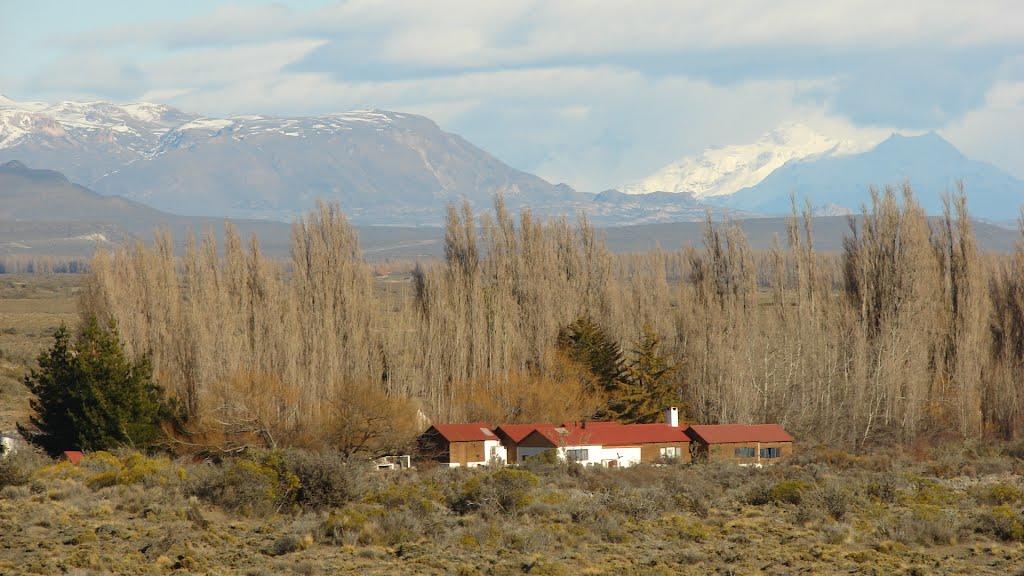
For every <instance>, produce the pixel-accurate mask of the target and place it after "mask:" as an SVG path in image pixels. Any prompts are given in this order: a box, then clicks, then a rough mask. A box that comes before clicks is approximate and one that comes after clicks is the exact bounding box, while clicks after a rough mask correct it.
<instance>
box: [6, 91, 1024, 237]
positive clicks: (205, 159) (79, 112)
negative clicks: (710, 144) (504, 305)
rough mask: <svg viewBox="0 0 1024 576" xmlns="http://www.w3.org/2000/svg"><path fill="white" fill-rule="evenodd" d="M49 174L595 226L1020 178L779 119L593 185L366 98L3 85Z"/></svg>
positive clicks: (926, 145)
mask: <svg viewBox="0 0 1024 576" xmlns="http://www.w3.org/2000/svg"><path fill="white" fill-rule="evenodd" d="M15 160H16V161H20V162H22V163H23V164H25V165H27V166H30V167H32V168H42V169H50V170H56V171H59V172H61V173H63V174H64V175H66V176H67V178H68V179H69V180H70V181H71V182H75V183H77V184H79V185H81V186H84V187H85V188H86V189H88V190H91V191H95V192H96V193H99V194H101V195H105V196H120V197H122V198H123V199H124V200H125V201H129V200H130V201H134V202H139V203H142V204H145V205H146V206H149V207H152V208H155V209H158V210H163V211H165V212H169V213H175V214H180V215H186V216H198V217H217V218H223V217H231V218H240V219H252V218H257V219H268V220H278V221H288V220H291V219H292V218H294V217H295V216H296V215H298V214H301V213H303V212H305V211H307V210H308V209H309V208H310V207H312V206H313V204H314V203H315V201H316V199H318V198H322V199H326V200H330V201H338V202H339V203H340V204H341V205H342V208H343V209H344V210H345V212H346V213H347V214H348V215H349V216H350V218H351V219H352V220H353V221H354V222H356V223H358V224H363V225H374V224H376V225H428V226H433V225H438V224H440V223H441V222H443V219H444V213H445V210H446V208H447V206H448V205H449V204H450V203H452V202H459V201H461V200H463V199H465V200H468V201H469V202H470V203H471V204H472V205H473V206H474V208H475V209H477V210H485V209H487V208H489V207H490V205H491V203H492V201H493V198H494V197H495V196H496V195H500V196H502V197H503V198H504V199H505V202H506V204H507V205H508V206H509V207H510V208H512V209H513V210H516V209H521V208H525V207H529V208H530V209H531V210H532V211H534V212H535V213H538V214H540V215H566V214H568V215H570V216H573V215H575V214H577V213H581V212H582V213H585V214H587V215H588V216H589V217H590V218H591V220H592V221H593V222H594V223H596V224H598V225H605V226H611V225H625V224H643V223H658V222H678V221H693V220H701V219H703V218H704V216H705V214H706V213H707V212H710V213H711V214H712V217H713V218H716V219H720V218H725V217H731V218H746V217H752V216H772V215H779V214H786V213H788V212H789V210H790V195H795V196H797V197H798V198H799V201H800V202H801V203H802V202H803V200H804V199H807V200H808V201H810V203H811V205H812V207H813V209H814V210H815V212H816V213H818V214H844V213H849V212H851V211H857V210H859V208H860V207H861V205H862V204H863V203H865V201H866V200H867V198H868V190H869V187H870V186H872V185H874V186H879V187H882V186H885V185H889V184H893V185H899V184H902V183H903V182H904V181H909V182H911V183H912V184H913V185H914V186H915V188H916V190H917V192H918V196H919V198H920V199H921V201H922V203H923V204H924V205H925V207H926V208H927V209H928V210H929V212H932V213H935V212H938V211H939V210H940V209H941V201H940V197H941V194H942V193H944V192H948V191H951V190H953V189H954V188H955V186H956V185H957V182H959V181H962V182H964V184H965V186H966V190H967V193H968V198H969V204H970V207H971V210H972V213H973V214H974V215H975V216H978V217H982V218H987V219H993V220H1009V219H1010V218H1012V217H1013V215H1014V214H1015V213H1016V210H1017V206H1019V205H1020V204H1021V203H1022V202H1024V183H1022V182H1021V181H1020V180H1017V179H1015V178H1013V177H1012V176H1010V175H1008V174H1006V173H1005V172H1002V171H1001V170H999V169H998V168H996V167H994V166H991V165H989V164H985V163H982V162H977V161H974V160H971V159H969V158H967V157H965V156H964V155H963V154H961V153H960V152H959V151H957V150H956V148H954V147H953V146H952V145H951V144H949V143H948V142H946V141H945V140H943V139H942V138H941V137H940V136H939V135H937V134H934V133H929V134H923V135H917V136H901V135H893V136H892V137H890V138H889V139H887V140H885V141H883V142H881V143H877V139H876V140H874V141H868V140H865V141H859V140H852V139H849V138H836V137H831V136H828V135H825V134H821V133H819V132H817V131H815V130H813V129H811V128H809V127H807V126H804V125H801V124H786V125H783V126H780V127H779V128H778V129H776V130H774V131H772V132H770V133H768V134H765V135H764V136H763V137H761V138H759V139H758V140H756V141H755V142H753V143H750V144H739V145H730V146H724V147H717V148H709V149H707V150H705V151H703V152H702V153H700V154H697V155H695V156H689V157H685V158H682V159H681V160H679V161H676V162H673V163H672V164H670V165H668V166H666V167H665V168H663V169H662V170H659V171H658V172H656V173H655V174H652V175H651V176H649V177H647V178H643V179H641V180H639V181H637V182H634V183H631V184H628V185H624V186H621V187H619V188H618V189H615V190H606V191H604V192H600V193H597V194H592V193H586V192H580V191H577V190H575V189H573V188H572V187H571V186H569V185H566V184H553V183H550V182H548V181H546V180H544V179H543V178H540V177H538V176H535V175H533V174H529V173H527V172H524V171H521V170H517V169H515V168H512V167H510V166H508V165H506V164H504V163H503V162H501V161H500V160H499V159H497V158H495V157H493V156H491V155H490V154H488V153H487V152H485V151H484V150H482V149H480V148H478V147H476V146H474V145H473V144H472V143H470V142H468V141H466V140H465V139H463V138H462V137H460V136H458V135H456V134H452V133H449V132H446V131H444V130H442V129H441V128H440V127H439V126H438V125H437V124H436V123H434V122H433V121H431V120H430V119H428V118H425V117H423V116H418V115H414V114H407V113H400V112H389V111H382V110H362V111H352V112H344V113H338V114H328V115H321V116H311V117H272V116H235V117H230V118H211V117H203V116H199V115H197V114H192V113H187V112H182V111H180V110H177V109H175V108H172V107H170V106H166V105H162V104H151V103H134V104H113V103H109V102H84V103H83V102H61V103H59V104H52V105H51V104H46V103H39V102H16V101H14V100H11V99H9V98H5V97H0V162H5V161H15Z"/></svg>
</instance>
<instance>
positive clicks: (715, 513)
mask: <svg viewBox="0 0 1024 576" xmlns="http://www.w3.org/2000/svg"><path fill="white" fill-rule="evenodd" d="M935 454H936V455H939V454H941V456H940V457H939V458H938V459H937V460H936V459H932V458H929V457H927V456H925V457H924V459H922V460H915V459H913V458H909V457H906V456H904V455H901V454H896V453H894V454H891V455H886V454H875V455H872V456H867V457H859V458H854V457H850V456H848V455H846V454H844V453H841V452H834V451H828V450H809V449H807V450H804V451H803V453H802V454H798V455H797V456H796V457H795V458H794V459H793V460H791V461H789V462H787V463H782V464H779V465H777V466H776V467H774V468H771V469H765V470H755V469H744V468H739V467H736V466H731V465H693V466H673V465H668V466H663V467H646V466H644V467H637V468H633V469H622V470H607V469H588V470H584V469H581V468H576V467H566V466H565V465H560V464H539V463H535V464H531V465H530V467H529V468H528V469H526V470H523V469H504V470H497V471H489V470H474V471H467V470H448V469H438V468H434V469H425V470H417V471H409V472H408V473H400V474H395V473H384V474H382V473H379V472H376V471H374V470H371V469H369V468H367V467H366V466H365V465H358V464H353V463H346V462H343V461H340V460H335V459H334V458H333V457H331V456H321V457H317V456H311V455H309V454H307V453H298V452H286V453H272V454H262V455H260V454H254V455H251V456H250V457H248V458H246V459H242V460H233V461H228V462H225V463H223V464H220V465H211V464H195V463H191V462H185V461H171V460H168V459H166V458H161V457H156V458H147V457H144V456H141V455H139V454H138V453H133V452H124V453H120V454H119V455H116V456H115V455H111V454H106V453H97V454H94V455H92V456H91V457H87V459H86V461H85V462H84V463H83V464H82V465H80V466H77V467H76V466H72V465H70V464H68V463H61V464H52V463H51V464H45V465H42V466H41V467H40V466H39V463H35V464H27V465H25V468H24V470H21V471H17V470H16V471H15V472H14V473H12V472H11V466H10V465H4V466H5V467H0V470H2V471H3V472H4V473H3V474H2V475H0V477H2V478H4V482H3V483H6V484H8V485H7V486H6V487H3V488H0V531H2V533H3V534H4V535H5V538H4V543H3V548H2V551H0V573H5V574H6V573H12V574H13V573H19V574H54V573H61V572H63V573H73V574H106V573H117V574H160V573H194V574H205V573H213V574H254V575H262V574H336V573H362V574H393V573H395V572H396V571H401V572H403V573H406V574H565V575H570V574H608V573H618V574H779V575H782V574H1005V575H1012V574H1019V573H1020V569H1021V566H1022V565H1024V547H1022V545H1021V544H1020V541H1021V540H1022V539H1024V524H1022V518H1021V513H1020V506H1021V504H1022V496H1021V494H1022V492H1021V486H1020V482H1019V476H1018V473H1019V472H1020V471H1021V470H1022V466H1024V462H1022V461H1021V460H1019V459H1017V458H1015V457H1013V456H1012V455H1008V454H1007V453H1005V451H1003V450H1000V449H998V448H997V447H984V446H973V447H970V446H968V447H962V446H958V447H956V449H955V450H950V449H948V448H947V449H944V450H941V451H936V452H935ZM12 477H14V478H15V481H14V482H13V484H16V485H10V484H12V482H11V481H10V478H12Z"/></svg>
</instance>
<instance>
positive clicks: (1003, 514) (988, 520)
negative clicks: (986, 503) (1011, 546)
mask: <svg viewBox="0 0 1024 576" xmlns="http://www.w3.org/2000/svg"><path fill="white" fill-rule="evenodd" d="M978 530H979V531H980V532H985V533H989V534H992V535H994V536H995V537H996V538H999V539H1000V540H1006V541H1010V542H1021V541H1024V522H1022V521H1021V516H1020V514H1018V513H1017V512H1016V511H1014V509H1013V508H1011V507H1010V506H1008V505H1006V504H1002V505H999V506H994V507H992V508H989V509H988V510H984V511H982V512H981V513H980V514H979V515H978Z"/></svg>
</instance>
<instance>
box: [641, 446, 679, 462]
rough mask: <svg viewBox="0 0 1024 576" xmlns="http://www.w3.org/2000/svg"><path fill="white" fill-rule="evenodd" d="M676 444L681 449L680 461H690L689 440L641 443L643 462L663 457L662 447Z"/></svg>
mask: <svg viewBox="0 0 1024 576" xmlns="http://www.w3.org/2000/svg"><path fill="white" fill-rule="evenodd" d="M670 446H674V447H676V448H678V449H679V461H680V462H689V461H690V443H689V442H659V443H657V444H641V445H640V461H641V462H654V461H656V460H658V459H659V458H661V449H662V448H668V447H670Z"/></svg>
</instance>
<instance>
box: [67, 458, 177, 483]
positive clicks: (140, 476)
mask: <svg viewBox="0 0 1024 576" xmlns="http://www.w3.org/2000/svg"><path fill="white" fill-rule="evenodd" d="M81 466H82V467H83V468H84V469H85V470H87V471H88V472H89V473H88V474H87V477H86V480H85V482H86V484H87V485H88V486H89V487H90V488H92V489H94V490H96V489H99V488H104V487H106V486H114V485H122V486H124V485H130V484H145V485H147V486H164V485H167V484H168V483H170V482H171V481H173V480H175V479H181V478H182V477H183V475H184V469H182V468H180V467H179V468H177V469H175V468H174V466H173V465H172V463H171V461H170V459H168V458H166V457H163V456H158V457H151V456H146V455H145V454H142V453H140V452H124V453H122V454H121V455H120V456H117V455H114V454H111V453H109V452H94V453H92V454H88V455H86V457H85V458H84V459H83V460H82V464H81Z"/></svg>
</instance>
